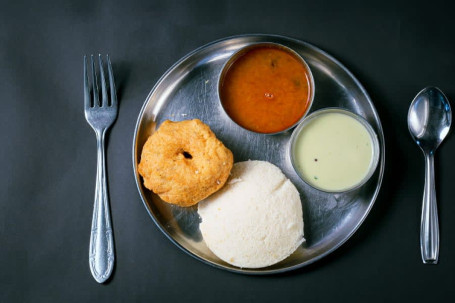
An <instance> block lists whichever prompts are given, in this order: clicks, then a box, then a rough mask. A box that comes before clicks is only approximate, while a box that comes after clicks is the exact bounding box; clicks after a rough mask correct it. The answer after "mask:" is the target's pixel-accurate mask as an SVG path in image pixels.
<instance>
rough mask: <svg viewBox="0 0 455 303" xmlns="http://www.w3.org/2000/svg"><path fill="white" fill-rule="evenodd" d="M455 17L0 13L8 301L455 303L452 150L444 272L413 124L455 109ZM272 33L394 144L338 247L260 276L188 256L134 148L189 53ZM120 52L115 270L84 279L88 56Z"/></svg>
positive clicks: (212, 9) (0, 260)
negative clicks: (426, 253) (140, 179)
mask: <svg viewBox="0 0 455 303" xmlns="http://www.w3.org/2000/svg"><path fill="white" fill-rule="evenodd" d="M453 16H454V9H453V8H452V7H451V6H449V5H448V4H444V3H438V2H437V1H424V2H420V3H419V2H414V1H407V2H390V3H383V1H378V2H377V3H376V4H375V3H368V4H366V3H363V1H359V2H348V1H316V0H313V1H304V0H301V1H292V2H287V1H276V0H275V1H221V0H217V1H202V0H200V1H175V0H174V1H153V0H148V1H140V2H136V1H117V2H111V1H66V2H63V1H56V2H55V3H52V2H51V1H30V2H29V3H26V2H24V3H21V2H19V1H11V2H7V1H0V139H1V141H0V142H1V144H0V161H1V162H0V302H141V301H150V302H177V301H181V302H186V301H198V302H214V301H215V300H216V301H220V302H235V301H237V302H241V301H246V302H253V301H254V302H275V301H277V302H278V301H280V302H281V301H287V302H290V301H293V302H328V301H329V300H335V301H337V302H338V301H341V302H343V301H353V302H365V301H368V302H399V301H432V302H433V301H434V302H436V301H439V302H447V301H453V300H454V298H455V285H454V284H455V224H454V223H453V222H454V220H455V199H454V197H453V189H454V188H455V187H454V176H455V172H454V168H455V161H454V160H453V155H454V154H455V138H454V135H453V134H451V135H449V137H448V138H447V141H446V142H445V143H444V144H443V145H442V146H441V148H440V150H438V153H437V162H436V169H437V174H436V176H437V181H438V183H437V194H438V199H439V200H438V202H439V211H440V227H441V252H440V264H438V265H437V266H424V265H423V264H422V262H421V259H420V250H419V224H420V207H421V199H422V191H423V180H424V174H423V172H424V165H423V156H422V154H421V152H420V151H419V149H418V147H417V146H416V145H415V144H414V142H412V141H411V139H410V136H409V133H408V129H407V125H406V115H407V110H408V106H409V104H410V102H411V100H412V99H413V98H414V96H415V94H416V93H417V92H418V91H419V90H420V89H422V88H423V87H425V86H428V85H436V86H438V87H439V88H441V89H442V90H443V91H444V92H445V93H446V94H447V95H448V97H449V98H450V99H451V100H453V103H452V105H453V106H455V25H454V21H453ZM246 33H269V34H281V35H285V36H290V37H293V38H297V39H300V40H304V41H307V42H310V43H313V44H314V45H316V46H318V47H320V48H322V49H323V50H325V51H327V52H329V53H330V54H332V55H333V56H334V57H335V58H337V59H339V60H340V61H341V62H342V63H344V64H345V66H346V67H347V68H348V69H350V70H351V71H352V72H353V73H354V74H355V75H356V76H357V78H358V79H359V80H360V82H361V83H362V84H363V85H364V86H365V88H366V89H367V91H368V92H369V94H370V95H371V97H372V99H373V101H374V103H375V105H376V108H377V110H378V112H379V115H380V118H381V120H382V123H383V127H384V131H385V138H386V173H385V177H384V183H383V186H382V189H381V192H380V194H379V197H378V200H377V201H376V204H375V206H374V207H373V209H372V212H371V213H370V215H369V216H368V218H367V220H366V221H365V222H364V224H363V225H362V226H361V228H360V229H359V230H358V232H357V233H356V234H355V235H354V236H353V237H352V238H351V239H350V240H349V241H348V242H347V243H346V244H344V245H343V246H342V247H341V248H340V249H338V250H337V251H336V252H334V253H333V254H331V255H330V256H328V257H326V258H324V259H323V260H321V261H319V262H317V263H315V264H313V265H311V266H308V267H306V268H304V269H301V270H297V271H295V272H292V273H287V274H283V275H275V276H267V277H255V276H243V275H238V274H233V273H228V272H224V271H221V270H219V269H215V268H212V267H210V266H208V265H206V264H203V263H201V262H199V261H197V260H195V259H193V258H191V257H190V256H188V255H186V254H185V253H183V252H182V251H180V250H179V249H177V248H176V247H174V245H173V244H172V243H171V242H170V241H169V240H168V239H167V238H166V237H165V236H164V235H163V234H162V233H161V232H160V231H159V230H158V229H157V227H156V226H155V225H154V223H153V222H152V220H151V219H150V217H149V216H148V214H147V212H146V210H145V208H144V206H143V205H142V202H141V200H140V198H139V194H138V192H137V189H136V186H135V183H134V179H133V171H132V161H131V146H132V140H133V131H134V127H135V123H136V119H137V116H138V114H139V110H140V108H141V106H142V104H143V102H144V100H145V98H146V96H147V94H148V92H149V91H150V89H151V88H152V87H153V85H154V83H155V82H156V81H157V80H158V79H159V77H160V76H161V75H162V74H163V73H164V72H165V71H166V70H167V69H168V68H169V67H170V66H171V65H172V64H173V63H174V62H175V61H177V60H178V59H180V58H181V57H182V56H184V55H185V54H187V53H188V52H190V51H192V50H193V49H195V48H197V47H199V46H201V45H204V44H206V43H209V42H211V41H213V40H216V39H220V38H223V37H226V36H231V35H236V34H246ZM90 53H102V54H105V53H109V54H110V55H111V57H112V61H113V64H114V72H115V77H116V82H117V86H118V95H119V97H120V112H119V117H118V120H117V122H116V124H115V125H114V127H113V128H112V129H111V132H110V136H109V138H108V155H107V156H108V167H109V184H110V197H111V207H112V217H113V224H114V233H115V241H116V253H117V262H116V269H115V271H114V275H113V278H112V279H111V280H110V282H109V283H107V284H106V285H98V284H97V283H96V282H95V281H94V280H93V278H92V277H91V274H90V271H89V267H88V244H89V243H88V240H89V235H90V224H91V216H92V203H93V192H94V181H95V161H96V157H95V136H94V134H93V132H92V130H91V129H90V127H89V126H88V124H87V123H86V121H85V119H84V114H83V94H82V93H83V91H82V58H83V55H84V54H90Z"/></svg>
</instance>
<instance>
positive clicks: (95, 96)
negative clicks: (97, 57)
mask: <svg viewBox="0 0 455 303" xmlns="http://www.w3.org/2000/svg"><path fill="white" fill-rule="evenodd" d="M90 58H91V61H92V82H93V106H99V105H100V102H99V93H98V84H97V82H98V81H97V79H96V70H95V62H94V61H93V55H91V56H90Z"/></svg>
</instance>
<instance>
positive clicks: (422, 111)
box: [408, 87, 452, 264]
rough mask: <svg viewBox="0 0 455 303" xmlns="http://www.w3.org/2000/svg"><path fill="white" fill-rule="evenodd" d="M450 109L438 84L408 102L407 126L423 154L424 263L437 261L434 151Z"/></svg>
mask: <svg viewBox="0 0 455 303" xmlns="http://www.w3.org/2000/svg"><path fill="white" fill-rule="evenodd" d="M451 123H452V110H451V109H450V104H449V101H448V100H447V98H446V96H445V95H444V94H443V93H442V91H441V90H439V89H438V88H437V87H426V88H424V89H423V90H422V91H420V92H419V93H418V94H417V96H416V97H415V98H414V100H413V101H412V103H411V106H410V108H409V112H408V127H409V132H410V133H411V136H412V138H413V139H414V141H415V142H416V143H417V145H418V146H419V147H420V148H421V149H422V151H423V154H424V155H425V189H424V191H423V204H422V219H421V223H420V250H421V252H422V260H423V263H425V264H437V263H438V257H439V222H438V209H437V204H436V190H435V181H434V152H435V151H436V149H437V148H438V146H439V144H441V142H442V140H444V138H445V137H446V135H447V133H448V132H449V129H450V125H451Z"/></svg>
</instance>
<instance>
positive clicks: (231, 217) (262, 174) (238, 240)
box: [198, 161, 304, 268]
mask: <svg viewBox="0 0 455 303" xmlns="http://www.w3.org/2000/svg"><path fill="white" fill-rule="evenodd" d="M198 213H199V215H200V217H201V219H202V222H201V224H200V225H199V227H200V230H201V233H202V236H203V237H204V240H205V243H206V244H207V246H208V247H209V249H210V250H211V251H212V252H213V253H214V254H215V255H217V256H218V257H219V258H220V259H222V260H224V261H225V262H227V263H229V264H232V265H235V266H238V267H246V268H259V267H265V266H270V265H272V264H275V263H277V262H279V261H281V260H283V259H285V258H286V257H288V256H289V255H290V254H292V253H293V252H294V251H295V250H296V249H297V248H298V247H299V246H300V244H302V242H303V241H304V238H303V217H302V204H301V202H300V195H299V192H298V191H297V189H296V188H295V186H294V184H292V183H291V181H290V180H289V179H287V178H286V176H285V175H284V174H283V173H282V172H281V170H280V169H279V168H278V167H276V166H275V165H273V164H271V163H269V162H264V161H246V162H239V163H235V164H234V167H233V168H232V171H231V176H230V178H229V179H228V181H227V182H226V184H225V186H224V187H223V188H222V189H221V190H219V191H218V192H216V193H215V194H213V195H212V196H210V197H209V198H207V199H205V200H203V201H201V202H200V203H199V206H198Z"/></svg>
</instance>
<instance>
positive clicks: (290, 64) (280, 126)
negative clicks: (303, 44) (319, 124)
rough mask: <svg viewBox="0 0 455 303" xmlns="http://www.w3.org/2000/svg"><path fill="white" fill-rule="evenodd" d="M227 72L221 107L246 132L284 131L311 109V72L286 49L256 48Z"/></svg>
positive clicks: (233, 64)
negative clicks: (246, 130)
mask: <svg viewBox="0 0 455 303" xmlns="http://www.w3.org/2000/svg"><path fill="white" fill-rule="evenodd" d="M226 68H228V69H227V71H225V73H224V77H222V79H221V82H220V90H219V92H220V100H221V104H222V105H223V108H224V110H225V111H226V113H227V114H228V116H229V117H230V118H231V119H232V120H234V121H235V122H236V123H237V124H239V125H240V126H242V127H243V128H246V129H248V130H251V131H254V132H258V133H265V134H271V133H277V132H281V131H284V130H286V129H288V128H290V127H292V126H293V125H294V124H296V123H297V122H298V121H299V120H300V119H301V118H302V117H303V116H304V115H305V113H306V112H307V110H308V108H309V107H310V105H311V101H312V100H311V96H312V93H313V92H311V91H310V90H311V86H310V71H309V70H308V68H307V66H306V65H305V64H304V63H303V62H302V59H301V58H299V57H297V55H295V54H293V53H291V52H290V51H286V50H285V49H284V47H280V46H278V45H276V46H275V45H273V44H272V45H270V44H267V45H264V46H258V47H253V48H252V49H250V50H247V51H246V52H245V53H242V54H240V56H239V57H238V58H237V59H235V60H234V61H233V63H231V64H230V65H229V64H228V65H227V67H226Z"/></svg>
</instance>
